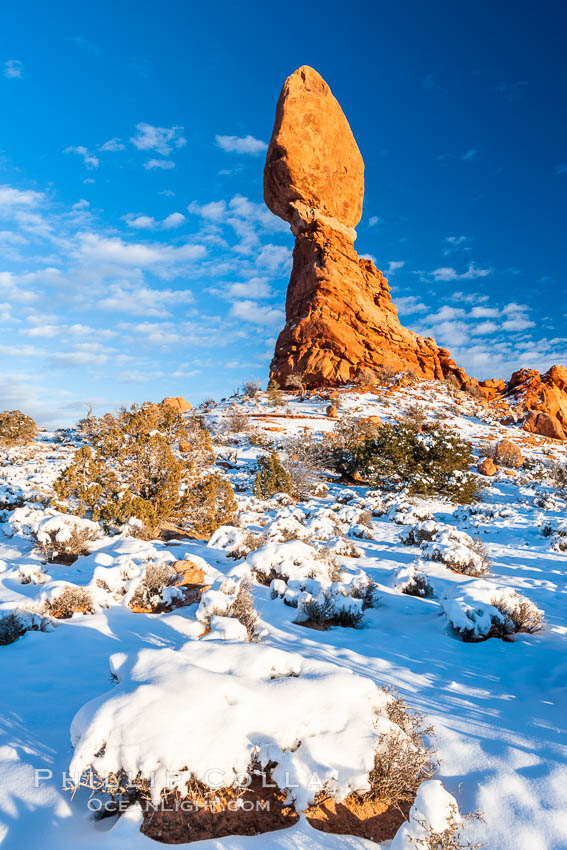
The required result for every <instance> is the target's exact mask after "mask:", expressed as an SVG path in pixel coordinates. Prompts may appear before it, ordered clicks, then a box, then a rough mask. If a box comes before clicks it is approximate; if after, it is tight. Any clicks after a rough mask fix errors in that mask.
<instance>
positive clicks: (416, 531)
mask: <svg viewBox="0 0 567 850" xmlns="http://www.w3.org/2000/svg"><path fill="white" fill-rule="evenodd" d="M438 531H439V526H438V525H436V523H434V522H432V521H431V520H429V521H428V520H426V521H425V522H420V523H418V524H417V525H410V526H409V527H408V528H406V529H404V531H402V533H401V534H400V543H403V544H404V546H420V545H421V544H422V543H425V542H429V541H431V540H433V539H434V538H435V535H436V534H437V532H438Z"/></svg>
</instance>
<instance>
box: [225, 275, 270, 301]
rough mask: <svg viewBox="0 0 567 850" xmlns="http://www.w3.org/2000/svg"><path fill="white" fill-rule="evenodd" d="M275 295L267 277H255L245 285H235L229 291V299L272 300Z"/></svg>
mask: <svg viewBox="0 0 567 850" xmlns="http://www.w3.org/2000/svg"><path fill="white" fill-rule="evenodd" d="M273 294H274V293H273V291H272V289H271V287H270V285H269V283H268V280H267V278H265V277H253V278H251V279H250V280H247V281H246V282H245V283H233V284H232V285H231V286H230V287H229V288H228V290H227V295H228V296H229V298H271V297H272V295H273Z"/></svg>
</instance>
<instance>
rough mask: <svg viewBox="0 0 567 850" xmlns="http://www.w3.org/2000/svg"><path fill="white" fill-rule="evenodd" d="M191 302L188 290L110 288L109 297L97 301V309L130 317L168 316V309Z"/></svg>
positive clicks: (190, 293) (191, 296)
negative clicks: (125, 314)
mask: <svg viewBox="0 0 567 850" xmlns="http://www.w3.org/2000/svg"><path fill="white" fill-rule="evenodd" d="M193 301H194V297H193V293H192V292H190V290H188V289H151V288H150V287H148V286H140V287H136V288H131V289H125V288H123V287H121V286H112V287H111V290H110V295H108V296H107V297H106V298H103V299H102V300H101V301H99V307H101V308H102V309H103V310H113V311H115V312H118V313H128V314H129V315H132V316H169V315H170V310H169V309H168V308H169V307H173V306H178V305H180V304H190V303H192V302H193Z"/></svg>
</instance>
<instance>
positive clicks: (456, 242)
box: [443, 236, 472, 255]
mask: <svg viewBox="0 0 567 850" xmlns="http://www.w3.org/2000/svg"><path fill="white" fill-rule="evenodd" d="M443 241H444V245H445V247H444V248H443V253H444V254H445V255H447V254H453V253H454V252H455V251H459V250H460V251H470V250H471V245H470V243H471V241H472V240H471V238H470V237H469V236H446V237H445V239H444V240H443Z"/></svg>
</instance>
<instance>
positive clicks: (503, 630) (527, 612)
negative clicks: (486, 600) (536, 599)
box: [490, 594, 544, 637]
mask: <svg viewBox="0 0 567 850" xmlns="http://www.w3.org/2000/svg"><path fill="white" fill-rule="evenodd" d="M490 604H491V605H493V606H494V608H496V609H497V610H498V611H500V613H501V614H503V615H504V617H505V619H504V621H503V622H497V621H495V620H493V625H492V634H493V635H494V636H495V637H507V636H508V635H513V634H516V633H517V632H526V633H527V634H530V635H532V634H535V633H536V632H539V631H540V630H541V629H542V626H543V616H544V614H543V611H542V610H541V609H540V608H538V607H537V606H536V605H534V603H533V602H532V601H531V600H530V599H528V598H527V597H526V596H520V595H519V594H514V595H512V596H508V597H503V598H494V599H492V600H491V603H490Z"/></svg>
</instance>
